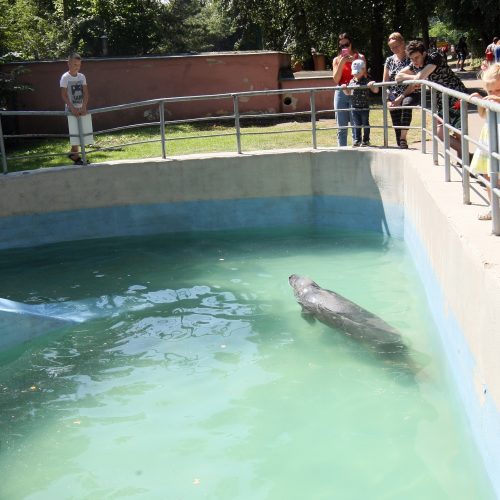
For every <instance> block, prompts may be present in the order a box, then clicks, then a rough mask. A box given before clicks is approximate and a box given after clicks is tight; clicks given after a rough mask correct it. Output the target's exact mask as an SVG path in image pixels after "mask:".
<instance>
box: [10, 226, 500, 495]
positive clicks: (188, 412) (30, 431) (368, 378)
mask: <svg viewBox="0 0 500 500" xmlns="http://www.w3.org/2000/svg"><path fill="white" fill-rule="evenodd" d="M35 253H36V256H32V254H31V253H29V252H28V251H26V250H23V251H17V252H8V253H7V252H4V253H1V254H0V273H1V276H2V279H1V280H0V296H3V297H6V298H8V299H9V300H16V301H20V302H25V303H32V304H42V303H50V304H52V305H53V306H54V307H55V308H57V305H58V304H59V305H61V304H62V306H63V307H67V306H68V303H69V304H79V305H80V307H82V308H83V307H84V306H85V308H86V310H87V311H91V312H92V314H90V315H89V316H88V319H87V320H86V321H84V322H83V323H80V324H77V325H70V326H68V327H67V328H65V329H63V330H58V331H55V332H53V333H50V334H48V335H46V336H44V337H40V338H37V339H35V340H34V341H33V342H31V343H30V344H27V345H22V346H17V347H15V348H13V349H11V350H10V351H8V352H4V353H2V354H0V429H1V434H0V439H1V441H0V475H1V477H2V481H1V482H0V498H9V499H16V498H30V499H31V498H33V499H38V498H40V499H42V498H69V497H73V498H96V499H101V498H107V497H117V498H122V497H123V498H126V497H132V498H196V497H203V498H216V499H225V498H227V499H234V498H244V499H246V498H248V499H275V498H287V499H304V498H342V499H350V498H352V499H359V498H415V499H421V498H424V497H426V498H440V499H441V498H453V499H460V498H464V499H466V498H467V499H469V498H493V495H492V494H491V492H490V490H489V489H488V486H487V480H485V477H484V472H483V471H482V470H481V469H480V468H479V465H478V464H479V463H480V460H479V459H478V456H477V452H476V450H475V448H474V446H473V445H472V443H471V439H470V436H469V434H468V432H467V428H466V425H465V422H464V421H463V420H462V419H461V418H460V410H459V409H458V407H457V402H456V400H455V398H454V396H453V394H454V393H453V390H452V389H451V388H450V385H449V383H448V382H447V377H446V373H445V372H444V371H443V369H442V368H441V360H440V356H441V355H440V353H439V349H438V347H437V343H436V341H435V339H434V338H433V335H434V332H433V330H432V325H431V323H430V321H429V319H428V318H429V317H428V314H427V313H426V312H425V310H424V309H423V307H424V306H423V299H422V294H421V292H420V290H419V285H418V282H417V281H416V277H415V276H414V275H413V274H412V271H411V266H410V265H409V261H408V257H407V255H406V253H405V250H404V246H403V245H402V244H401V243H399V242H393V241H390V240H389V241H385V240H383V239H382V238H381V237H379V236H376V235H370V234H354V233H331V232H314V231H310V230H307V231H302V232H301V231H294V232H293V233H292V232H285V231H283V232H279V231H276V232H273V234H272V235H269V234H265V233H259V232H255V233H241V234H240V233H218V234H209V235H207V234H200V235H197V236H194V235H177V236H175V237H168V238H167V237H163V238H160V237H158V238H137V239H134V238H130V239H125V240H124V239H116V240H109V241H102V242H89V243H82V242H79V243H78V244H68V245H60V246H57V245H56V246H52V247H47V248H44V249H39V250H37V251H36V252H35ZM26 263H28V264H29V265H26ZM295 270H299V271H300V272H301V273H303V274H308V275H311V276H321V280H322V282H324V283H325V284H327V285H328V286H329V288H332V289H336V290H338V291H339V292H340V293H342V294H343V295H345V296H349V297H350V298H352V299H353V300H356V301H357V302H359V303H360V304H361V305H363V307H366V308H368V309H369V310H371V311H374V312H376V313H377V314H378V315H379V316H380V317H382V318H384V320H386V321H388V322H389V323H390V324H392V325H394V326H395V327H397V328H398V330H399V331H401V333H402V334H403V336H404V339H405V345H407V346H408V350H407V351H405V353H399V352H398V353H394V352H389V351H387V350H384V349H382V350H380V349H378V350H373V349H367V348H366V346H363V345H362V344H360V343H359V342H356V341H354V340H353V339H352V338H349V337H346V336H345V335H344V334H343V333H342V332H339V331H336V330H333V329H331V328H328V327H327V326H325V325H322V324H321V323H318V322H315V323H314V324H309V323H308V322H306V321H304V320H303V319H302V318H301V315H300V308H299V307H298V306H297V304H296V302H295V299H294V297H293V294H292V293H291V292H290V288H289V286H288V283H287V277H288V275H289V274H290V273H291V272H292V271H295ZM14 284H15V286H14ZM13 290H15V292H13ZM402 299H404V301H403V300H402ZM82 304H83V305H84V306H83V305H82ZM463 470H467V471H468V472H467V474H463ZM68 492H71V494H68Z"/></svg>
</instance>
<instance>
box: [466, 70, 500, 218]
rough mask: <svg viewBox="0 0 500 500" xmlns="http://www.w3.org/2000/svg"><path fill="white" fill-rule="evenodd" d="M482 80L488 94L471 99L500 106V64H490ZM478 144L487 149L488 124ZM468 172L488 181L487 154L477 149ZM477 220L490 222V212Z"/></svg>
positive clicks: (480, 109)
mask: <svg viewBox="0 0 500 500" xmlns="http://www.w3.org/2000/svg"><path fill="white" fill-rule="evenodd" d="M481 79H482V80H483V85H484V88H485V90H486V92H488V95H487V96H486V97H483V96H482V95H481V94H479V93H477V92H475V93H474V94H471V96H472V97H477V98H478V99H484V100H485V101H490V102H496V103H498V104H500V64H499V63H495V64H492V65H491V66H490V67H489V68H488V69H487V70H485V71H484V72H483V75H482V77H481ZM477 111H478V113H479V116H481V118H485V116H486V109H485V108H482V107H481V106H478V107H477ZM479 142H480V143H481V144H482V145H483V146H485V147H486V148H487V147H488V143H489V127H488V124H487V123H485V124H484V125H483V128H482V129H481V133H480V134H479ZM470 171H471V173H472V174H480V175H482V176H484V177H485V178H486V179H487V180H490V177H489V175H488V174H489V168H488V154H487V152H486V151H483V150H482V149H481V148H477V149H476V151H474V156H473V157H472V161H471V164H470ZM488 198H489V199H490V203H491V189H489V188H488ZM478 219H479V220H491V210H489V211H488V212H486V213H484V214H481V215H479V217H478Z"/></svg>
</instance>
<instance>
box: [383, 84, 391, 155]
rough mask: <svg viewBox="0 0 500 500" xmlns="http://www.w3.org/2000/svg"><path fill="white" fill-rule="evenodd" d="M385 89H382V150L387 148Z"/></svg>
mask: <svg viewBox="0 0 500 500" xmlns="http://www.w3.org/2000/svg"><path fill="white" fill-rule="evenodd" d="M386 89H387V87H382V89H381V90H382V125H383V126H384V129H383V132H384V148H386V147H388V146H389V131H388V129H387V127H388V120H387V92H386Z"/></svg>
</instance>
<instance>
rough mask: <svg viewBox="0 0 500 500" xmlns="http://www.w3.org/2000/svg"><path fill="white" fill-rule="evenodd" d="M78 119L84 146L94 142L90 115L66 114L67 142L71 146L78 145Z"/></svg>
mask: <svg viewBox="0 0 500 500" xmlns="http://www.w3.org/2000/svg"><path fill="white" fill-rule="evenodd" d="M78 119H80V120H81V122H82V130H83V139H84V144H85V146H88V145H89V144H94V131H93V129H92V115H89V114H87V115H83V116H79V117H76V116H74V115H68V129H69V135H70V138H69V143H70V144H71V145H72V146H79V145H80V135H79V132H78Z"/></svg>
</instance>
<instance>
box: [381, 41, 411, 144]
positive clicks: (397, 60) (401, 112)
mask: <svg viewBox="0 0 500 500" xmlns="http://www.w3.org/2000/svg"><path fill="white" fill-rule="evenodd" d="M387 44H388V45H389V48H390V49H391V51H392V52H393V54H392V56H389V57H388V58H387V59H386V61H385V65H384V76H383V81H384V82H391V81H394V80H395V79H396V75H397V74H398V73H399V72H400V71H401V70H403V69H404V68H406V67H407V66H409V65H410V64H411V61H410V58H409V57H408V56H407V55H406V47H405V40H404V38H403V36H402V35H401V33H391V34H390V35H389V39H388V41H387ZM387 100H388V105H389V112H390V113H391V118H392V124H393V125H394V127H409V126H410V124H411V119H412V109H411V108H410V109H408V108H407V106H415V105H418V104H419V102H420V91H419V90H418V89H417V87H416V86H415V85H408V86H404V85H397V84H396V85H392V86H391V87H388V94H387ZM394 132H395V134H396V142H397V144H398V146H399V147H400V148H401V149H406V148H408V142H407V140H406V136H407V134H408V128H395V129H394Z"/></svg>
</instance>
